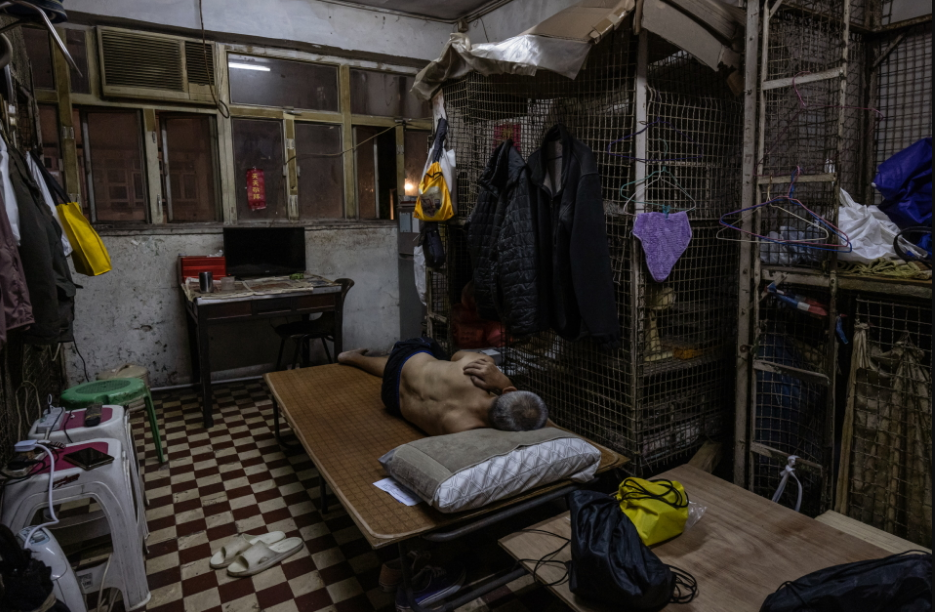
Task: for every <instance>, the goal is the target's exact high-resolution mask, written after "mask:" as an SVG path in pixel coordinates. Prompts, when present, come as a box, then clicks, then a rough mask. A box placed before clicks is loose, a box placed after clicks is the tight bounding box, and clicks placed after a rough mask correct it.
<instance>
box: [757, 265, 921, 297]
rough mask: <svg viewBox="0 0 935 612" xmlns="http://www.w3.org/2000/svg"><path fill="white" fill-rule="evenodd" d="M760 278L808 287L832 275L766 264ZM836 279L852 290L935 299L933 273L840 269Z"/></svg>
mask: <svg viewBox="0 0 935 612" xmlns="http://www.w3.org/2000/svg"><path fill="white" fill-rule="evenodd" d="M929 273H930V271H929ZM760 280H762V281H763V282H765V283H774V282H775V283H777V284H779V283H780V282H785V283H791V284H794V285H804V286H809V287H827V286H828V285H829V283H830V277H829V276H828V275H827V274H826V273H824V272H822V271H821V270H809V269H803V268H788V267H783V266H766V265H764V266H762V267H761V268H760ZM837 283H838V288H839V289H844V290H849V291H870V292H873V293H888V294H890V295H898V296H905V297H915V298H923V299H929V300H931V299H932V279H931V277H929V279H928V280H921V279H902V278H888V277H881V276H865V275H856V274H848V273H847V272H841V271H839V272H838V275H837Z"/></svg>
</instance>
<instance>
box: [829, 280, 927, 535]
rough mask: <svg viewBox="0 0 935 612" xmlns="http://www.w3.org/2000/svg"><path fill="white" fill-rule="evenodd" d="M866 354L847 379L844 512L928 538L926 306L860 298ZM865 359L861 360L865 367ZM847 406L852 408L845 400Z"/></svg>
mask: <svg viewBox="0 0 935 612" xmlns="http://www.w3.org/2000/svg"><path fill="white" fill-rule="evenodd" d="M857 321H858V325H860V324H863V325H864V326H865V327H863V330H864V331H863V332H858V333H866V334H867V340H868V347H867V348H868V354H867V355H861V356H859V357H858V356H855V357H854V358H855V359H860V360H861V361H860V362H859V363H858V364H857V365H858V366H861V367H857V368H853V369H852V371H853V372H854V376H853V378H852V379H851V380H850V381H849V393H850V394H851V395H852V400H851V401H850V402H849V406H852V410H853V429H852V431H845V432H844V435H845V436H848V437H849V440H848V442H849V443H850V451H851V452H850V456H849V457H847V458H846V459H845V460H846V461H848V462H849V465H848V466H847V467H848V474H849V479H848V482H847V483H846V486H847V508H846V511H847V514H848V515H850V516H851V517H853V518H856V519H858V520H860V521H862V522H864V523H867V524H869V525H873V526H875V527H878V528H880V529H883V530H884V531H887V532H889V533H892V534H895V535H898V536H900V537H902V538H906V539H908V540H910V541H912V542H916V543H917V544H922V545H924V546H929V545H930V544H931V541H932V435H931V431H932V379H931V374H930V372H931V368H932V306H931V303H928V304H925V303H917V302H906V303H899V302H896V301H892V300H888V299H858V300H857ZM864 366H865V367H864ZM849 409H851V408H849Z"/></svg>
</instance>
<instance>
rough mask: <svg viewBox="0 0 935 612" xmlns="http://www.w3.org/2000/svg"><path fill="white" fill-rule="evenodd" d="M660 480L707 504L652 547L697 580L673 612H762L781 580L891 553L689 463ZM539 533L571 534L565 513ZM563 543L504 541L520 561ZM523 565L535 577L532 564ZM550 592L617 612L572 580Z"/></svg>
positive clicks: (557, 573)
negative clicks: (692, 521)
mask: <svg viewBox="0 0 935 612" xmlns="http://www.w3.org/2000/svg"><path fill="white" fill-rule="evenodd" d="M658 478H668V479H671V480H677V481H679V482H681V483H682V484H683V485H684V486H685V490H686V492H687V493H688V496H689V499H691V500H692V501H694V502H696V503H699V504H702V505H703V506H706V507H707V510H706V511H705V514H704V516H703V517H702V519H701V520H700V521H699V522H698V524H696V525H695V526H694V527H692V528H691V529H689V530H688V531H686V532H685V533H683V534H682V535H681V536H679V537H677V538H675V539H673V540H670V541H668V542H666V543H664V544H660V545H658V546H655V547H653V551H654V552H655V553H656V554H657V555H659V558H660V559H662V561H663V562H664V563H667V564H669V565H674V566H675V567H678V568H680V569H682V570H685V571H686V572H688V573H690V574H691V575H693V576H694V577H695V578H696V579H697V580H698V596H697V597H696V598H695V600H694V601H692V602H691V603H689V604H671V605H669V606H668V607H666V608H665V609H666V610H669V611H672V612H745V611H748V610H749V611H751V612H756V611H757V610H759V609H760V606H761V605H762V604H763V601H764V600H765V599H766V597H767V596H768V595H769V594H770V593H772V592H773V591H775V590H776V589H777V588H779V586H780V585H781V584H782V583H783V582H786V581H788V580H795V579H797V578H800V577H801V576H804V575H805V574H808V573H811V572H813V571H815V570H819V569H822V568H825V567H828V566H831V565H838V564H841V563H850V562H853V561H862V560H864V559H875V558H880V557H885V556H888V555H889V554H890V553H888V552H887V551H885V550H883V549H881V548H878V547H876V546H874V545H873V544H870V543H868V542H865V541H863V540H860V539H858V538H856V537H854V536H852V535H849V534H846V533H843V532H841V531H838V530H837V529H835V528H833V527H830V526H828V525H825V524H823V523H820V522H818V521H816V520H815V519H812V518H809V517H807V516H805V515H804V514H799V513H797V512H794V511H792V510H790V509H788V508H785V507H783V506H780V505H779V504H774V503H772V502H771V501H769V500H768V499H765V498H763V497H759V496H758V495H755V494H753V493H751V492H750V491H747V490H745V489H742V488H740V487H738V486H736V485H733V484H731V483H729V482H727V481H725V480H721V479H720V478H716V477H714V476H712V475H711V474H708V473H706V472H703V471H701V470H699V469H697V468H694V467H691V466H688V465H683V466H681V467H678V468H675V469H673V470H670V471H668V472H665V473H663V474H660V475H659V476H658ZM533 528H535V529H542V530H545V531H550V532H552V533H556V534H559V535H562V536H565V537H571V522H570V521H569V518H568V513H567V512H565V513H563V514H560V515H559V516H556V517H555V518H552V519H549V520H548V521H545V522H543V523H540V524H538V525H534V526H533ZM561 543H562V542H561V541H560V540H558V539H557V538H553V537H550V536H547V535H541V534H531V533H514V534H511V535H509V536H507V537H505V538H503V539H501V540H500V545H501V546H502V547H503V548H504V549H506V551H507V552H509V553H510V554H511V555H513V557H515V558H516V559H539V558H541V557H542V556H544V555H546V554H547V553H550V552H552V551H553V550H555V549H556V548H558V547H559V546H560V545H561ZM555 558H556V559H558V560H561V561H567V560H570V559H571V551H570V550H569V549H566V550H564V551H562V554H560V555H558V556H556V557H555ZM524 565H525V566H526V569H527V570H529V571H530V572H531V571H532V568H533V565H534V563H524ZM562 573H563V571H562V570H561V569H558V568H554V567H551V566H547V567H545V568H540V570H539V577H540V579H541V580H542V581H544V582H551V581H554V580H557V579H558V578H559V577H561V574H562ZM550 588H551V590H552V592H553V593H555V594H556V595H558V596H559V597H560V598H561V599H562V600H563V601H564V602H565V603H567V604H568V605H569V606H571V607H572V608H574V609H575V610H582V611H594V612H605V611H607V612H609V611H610V610H619V608H615V607H612V606H605V605H603V604H600V603H594V602H590V601H587V600H584V599H581V598H579V597H577V596H575V595H574V594H573V593H572V592H571V591H570V590H569V589H568V583H567V582H566V583H564V584H562V585H560V586H557V587H550Z"/></svg>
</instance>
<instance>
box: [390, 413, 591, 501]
mask: <svg viewBox="0 0 935 612" xmlns="http://www.w3.org/2000/svg"><path fill="white" fill-rule="evenodd" d="M600 462H601V452H600V451H599V450H598V449H597V448H595V447H594V446H593V445H591V444H589V443H588V442H587V441H585V440H584V439H582V438H580V437H578V436H576V435H574V434H572V433H569V432H566V431H563V430H560V429H556V428H551V427H548V428H544V429H539V430H536V431H523V432H508V431H499V430H496V429H474V430H471V431H465V432H461V433H457V434H450V435H446V436H432V437H429V438H422V439H421V440H416V441H414V442H410V443H408V444H403V445H402V446H399V447H397V448H395V449H393V450H392V451H390V452H389V453H387V454H386V455H384V456H383V457H381V458H380V463H382V464H383V466H384V468H386V471H387V472H388V473H389V474H390V476H392V477H393V478H395V479H396V480H397V481H398V482H400V483H401V484H403V485H404V486H406V487H408V488H409V489H411V490H412V491H413V492H415V493H416V494H417V495H418V496H419V497H421V498H422V499H423V500H425V501H426V502H427V503H428V504H429V505H431V506H432V507H433V508H436V509H437V510H439V511H440V512H445V513H451V512H463V511H465V510H473V509H475V508H480V507H483V506H486V505H487V504H490V503H493V502H495V501H498V500H501V499H506V498H508V497H512V496H514V495H518V494H520V493H523V492H525V491H528V490H530V489H533V488H535V487H538V486H542V485H546V484H549V483H552V482H556V481H558V480H563V479H566V478H570V479H572V480H574V481H577V482H588V481H590V480H592V479H593V478H594V475H595V474H596V473H597V468H598V466H599V465H600Z"/></svg>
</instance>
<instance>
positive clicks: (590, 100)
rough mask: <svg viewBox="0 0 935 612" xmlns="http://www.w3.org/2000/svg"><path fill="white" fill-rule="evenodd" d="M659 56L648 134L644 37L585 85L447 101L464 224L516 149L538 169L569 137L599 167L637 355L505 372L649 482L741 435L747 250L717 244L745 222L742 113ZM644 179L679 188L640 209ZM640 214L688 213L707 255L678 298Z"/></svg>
mask: <svg viewBox="0 0 935 612" xmlns="http://www.w3.org/2000/svg"><path fill="white" fill-rule="evenodd" d="M647 42H648V44H647V47H646V48H647V49H648V51H647V56H646V75H647V81H646V89H645V93H646V99H647V107H646V120H645V123H644V124H641V125H637V123H636V106H635V100H636V87H637V85H636V68H637V59H638V57H637V56H638V50H637V47H638V45H637V37H634V36H633V35H632V33H631V32H630V31H629V29H628V28H621V29H620V30H619V31H618V32H617V33H615V34H614V35H612V36H611V37H610V38H609V39H608V40H605V41H604V42H602V43H601V44H600V45H598V46H597V47H596V48H595V49H594V51H592V54H591V56H590V57H589V59H588V68H587V69H585V70H583V71H582V72H581V73H580V74H579V76H578V78H577V79H575V80H569V79H566V78H564V77H561V76H558V75H555V74H552V73H548V72H545V71H541V72H540V73H539V74H538V75H537V76H535V77H523V76H504V75H500V76H491V77H483V76H480V75H477V74H470V75H468V76H466V77H464V78H463V79H461V80H459V81H457V82H454V83H450V84H448V85H446V86H445V88H444V95H445V105H446V111H447V113H448V119H449V138H450V142H451V144H452V146H453V147H454V148H455V151H456V154H457V159H458V175H459V176H458V190H459V191H458V198H459V213H458V218H459V219H460V222H462V223H463V222H464V221H465V220H467V219H468V218H469V216H470V213H471V211H472V210H473V206H474V203H475V202H476V199H477V195H478V186H477V180H478V179H479V178H480V176H481V174H482V172H483V170H484V168H485V166H486V165H487V162H488V160H489V158H490V155H491V153H492V152H493V150H494V148H495V147H496V146H497V144H499V142H501V141H503V140H506V139H507V138H509V139H512V140H513V141H514V143H515V145H514V146H516V148H517V150H518V151H519V153H520V154H521V155H522V156H523V157H524V158H526V157H528V156H529V155H530V154H531V153H532V152H533V151H535V150H536V149H538V148H539V146H540V144H541V141H542V138H543V136H544V135H545V133H546V132H547V131H548V130H549V129H550V128H551V127H552V126H553V125H554V124H555V123H558V122H560V123H562V124H564V125H565V126H566V127H567V128H568V130H569V132H570V133H571V134H572V135H573V136H575V137H576V138H577V139H579V140H581V141H582V142H584V143H585V144H586V145H588V146H589V147H590V148H591V149H592V151H593V152H594V156H595V160H596V162H597V165H598V171H599V174H600V177H601V190H602V196H603V204H604V211H605V215H606V229H607V238H608V243H609V247H610V249H609V250H610V259H611V268H612V272H613V280H614V286H615V297H616V301H617V312H618V316H619V321H620V324H621V327H622V332H623V334H622V335H623V339H624V340H623V343H622V347H621V348H620V349H618V350H616V351H613V352H607V351H604V350H602V349H601V348H599V347H598V346H597V345H596V344H594V343H592V341H591V340H589V339H584V340H581V341H577V342H570V341H567V340H564V339H562V338H560V337H558V336H557V335H556V334H554V333H552V332H543V333H539V334H536V335H534V336H530V337H522V338H520V337H510V341H509V343H508V345H507V346H505V347H504V348H503V354H504V364H503V366H502V367H503V369H504V371H505V373H506V374H507V375H508V376H510V378H511V379H512V380H513V381H514V382H515V383H516V384H517V385H518V386H520V387H521V388H524V389H529V390H531V391H534V392H536V393H538V394H539V395H540V396H541V397H542V398H543V399H544V400H545V401H546V403H547V404H548V406H549V410H550V416H551V417H552V418H553V419H554V420H555V421H556V422H557V423H558V424H560V425H563V426H566V427H569V428H570V429H572V430H574V431H577V432H579V433H581V434H583V435H586V436H588V437H590V438H591V439H593V440H595V441H597V442H600V443H603V444H606V445H608V446H610V447H612V448H614V449H616V450H618V451H620V452H621V453H623V454H625V455H627V456H628V457H630V458H631V459H633V462H632V464H631V466H632V469H633V470H634V471H636V472H637V473H650V472H651V471H652V470H653V469H654V468H655V466H657V465H661V464H662V463H664V462H665V461H667V460H671V459H674V458H677V457H679V456H685V455H688V454H690V453H691V452H693V451H694V450H695V449H697V448H698V446H699V445H700V444H701V443H702V442H703V441H704V440H705V439H706V437H714V436H719V435H722V434H724V433H725V432H726V431H727V430H728V429H729V428H728V425H727V423H728V421H729V416H728V415H729V414H730V406H731V403H730V397H731V395H732V393H733V367H734V366H733V358H732V356H731V355H729V351H728V349H727V347H728V346H731V345H732V344H733V338H734V331H735V322H734V317H735V310H736V308H735V307H734V303H735V301H734V300H735V299H736V298H735V297H734V296H735V294H736V279H737V269H736V250H735V249H736V243H733V242H728V241H722V240H718V239H717V238H716V237H715V234H716V230H717V225H716V222H715V221H714V220H715V219H717V218H718V217H719V216H720V215H721V214H723V213H724V212H726V211H729V210H733V209H736V208H738V207H739V203H740V174H741V172H740V161H741V132H740V127H741V118H742V104H741V102H740V101H739V100H738V99H736V98H734V97H733V96H732V95H731V93H730V91H729V89H728V88H727V86H726V85H725V83H724V81H723V78H721V77H719V76H717V75H715V74H713V73H712V72H711V71H710V69H708V68H706V67H704V66H702V65H700V64H699V63H698V62H697V61H696V60H694V59H693V58H691V57H690V56H689V55H688V54H686V53H684V52H682V51H679V50H678V49H676V48H675V47H672V46H671V45H670V44H668V43H666V42H665V41H663V40H662V39H659V38H657V37H655V36H649V38H648V41H647ZM643 128H646V130H647V132H646V154H645V155H646V158H645V159H644V160H637V159H636V157H637V155H636V138H635V134H636V132H638V131H640V130H641V129H643ZM637 164H645V165H646V172H645V174H646V175H650V174H651V173H653V172H655V171H662V170H663V169H664V171H665V172H664V173H665V174H666V177H665V180H652V179H653V177H649V179H648V180H647V181H646V182H645V189H643V190H641V192H642V193H643V196H642V201H639V202H636V201H634V200H635V197H634V196H635V194H636V192H637V189H636V185H635V184H634V183H633V181H634V179H635V177H636V169H637ZM638 210H645V211H647V212H648V211H654V212H659V213H663V214H666V213H671V212H675V211H679V210H686V211H688V214H689V218H690V219H691V222H692V232H693V238H692V241H691V243H690V245H689V247H688V249H687V250H686V251H685V253H684V254H683V255H682V257H681V258H680V260H679V262H678V263H677V264H676V266H675V268H674V269H673V271H672V273H671V274H670V276H669V277H668V278H667V279H666V281H665V282H663V283H656V282H655V281H653V280H652V279H651V278H650V277H649V274H648V271H647V270H646V268H645V263H644V256H643V252H642V250H641V246H640V243H639V242H638V241H637V240H636V239H635V238H634V236H633V234H632V230H633V222H634V219H635V213H636V211H638ZM459 232H461V233H463V230H462V229H461V228H460V227H457V224H456V226H455V227H449V235H450V236H451V237H453V236H455V235H456V234H457V233H459ZM448 245H449V249H450V252H449V255H448V262H449V267H448V270H447V271H446V282H447V283H448V285H447V293H448V295H449V299H451V300H453V302H452V303H455V302H456V301H458V300H459V299H460V297H459V296H460V291H461V289H462V288H463V286H464V284H465V283H466V282H468V281H469V280H470V276H469V275H464V274H463V271H464V269H465V268H464V264H463V263H458V264H457V265H451V263H452V261H456V262H465V261H467V256H466V254H465V253H466V249H465V246H464V245H463V244H460V245H459V244H456V242H455V241H454V240H453V239H449V242H448ZM458 249H464V250H463V251H461V252H456V251H458ZM508 332H509V330H507V333H508ZM457 336H458V333H457V332H454V333H452V338H453V339H455V340H456V338H457ZM436 337H438V334H437V333H436ZM454 344H455V345H457V341H455V342H454ZM453 348H455V347H453Z"/></svg>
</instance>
